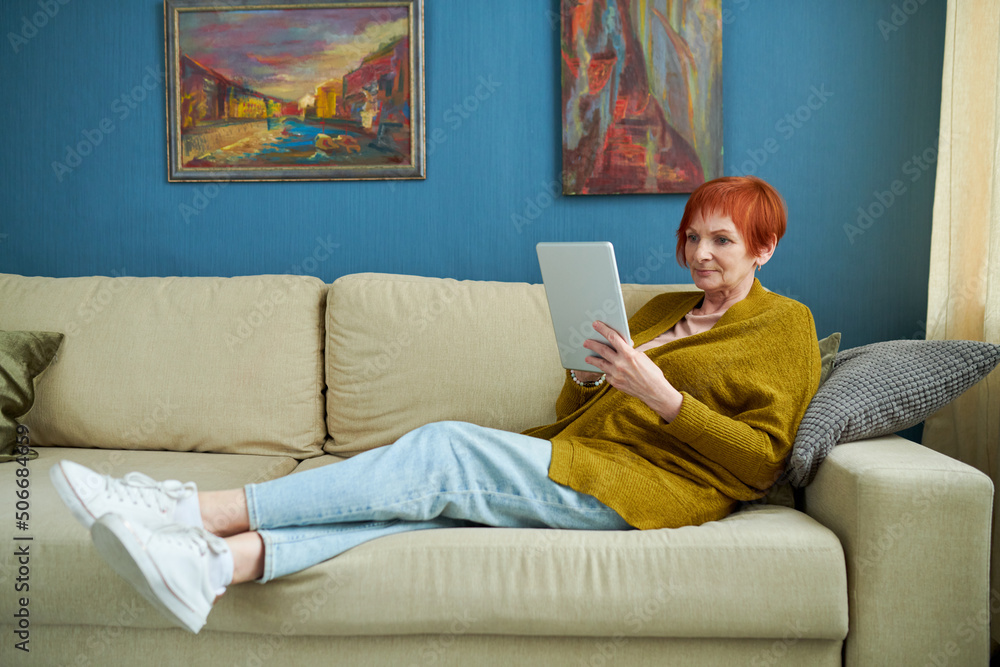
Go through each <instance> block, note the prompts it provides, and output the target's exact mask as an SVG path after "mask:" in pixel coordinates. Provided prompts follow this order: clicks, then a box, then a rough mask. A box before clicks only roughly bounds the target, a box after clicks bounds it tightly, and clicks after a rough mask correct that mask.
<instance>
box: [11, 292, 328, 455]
mask: <svg viewBox="0 0 1000 667" xmlns="http://www.w3.org/2000/svg"><path fill="white" fill-rule="evenodd" d="M325 305H326V286H325V285H324V284H323V282H322V281H320V280H319V279H317V278H312V277H305V276H245V277H237V278H127V277H126V278H105V277H88V278H35V277H25V276H16V275H9V274H0V329H3V330H31V331H43V330H44V331H55V332H61V333H64V334H65V340H64V341H63V344H62V347H61V348H60V349H59V353H58V356H57V357H56V361H55V362H53V363H52V365H51V366H50V367H49V368H48V370H47V371H46V372H45V373H44V374H43V375H42V376H41V377H39V379H38V382H37V383H36V396H35V406H34V408H33V409H32V410H31V411H30V412H29V413H28V414H27V416H26V417H25V418H24V423H25V424H27V425H28V426H29V427H30V428H31V440H32V443H34V444H38V445H62V446H70V447H98V448H105V449H160V450H173V451H199V452H220V453H233V454H274V455H279V456H280V455H291V456H294V457H296V458H308V457H310V456H316V455H318V454H319V453H320V452H321V448H322V445H323V443H324V442H325V440H326V424H325V423H324V418H323V417H324V416H323V411H324V399H323V311H324V308H325Z"/></svg>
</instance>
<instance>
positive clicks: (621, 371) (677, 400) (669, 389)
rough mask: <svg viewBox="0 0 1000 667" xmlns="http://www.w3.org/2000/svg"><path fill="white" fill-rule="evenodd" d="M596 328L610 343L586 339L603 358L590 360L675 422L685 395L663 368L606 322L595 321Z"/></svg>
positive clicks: (618, 385) (614, 382) (611, 380)
mask: <svg viewBox="0 0 1000 667" xmlns="http://www.w3.org/2000/svg"><path fill="white" fill-rule="evenodd" d="M594 330H595V331H597V333H599V334H601V335H602V336H604V337H605V338H606V339H607V340H608V342H609V343H610V345H606V344H604V343H602V342H600V341H596V340H588V341H585V342H584V343H583V346H584V347H585V348H587V349H588V350H590V351H591V352H593V353H594V354H598V355H600V357H601V358H598V357H587V363H588V364H591V365H592V366H596V367H597V368H600V369H601V371H602V372H603V373H604V376H605V378H606V379H607V382H608V384H610V385H611V386H612V387H614V388H615V389H617V390H619V391H623V392H625V393H626V394H628V395H629V396H634V397H635V398H638V399H639V400H640V401H642V402H643V403H645V404H646V405H648V406H649V407H650V409H652V410H653V411H654V412H656V413H657V414H658V415H660V416H661V417H663V419H664V420H665V421H668V422H669V421H673V420H674V419H675V418H676V417H677V414H678V413H679V412H680V410H681V403H682V402H683V401H684V397H683V396H682V395H681V393H680V392H679V391H677V390H676V389H674V387H673V385H671V384H670V383H669V382H668V381H667V378H665V377H664V376H663V371H661V370H660V369H659V368H658V367H657V365H656V364H654V363H653V362H652V360H650V358H649V357H647V356H646V355H645V354H644V353H642V352H636V350H635V349H634V348H633V347H632V343H631V342H630V341H627V340H625V339H624V338H622V336H621V334H619V333H618V332H617V331H615V330H614V329H612V328H611V327H609V326H608V325H607V324H605V323H604V322H594ZM578 377H579V376H578ZM581 379H582V378H581Z"/></svg>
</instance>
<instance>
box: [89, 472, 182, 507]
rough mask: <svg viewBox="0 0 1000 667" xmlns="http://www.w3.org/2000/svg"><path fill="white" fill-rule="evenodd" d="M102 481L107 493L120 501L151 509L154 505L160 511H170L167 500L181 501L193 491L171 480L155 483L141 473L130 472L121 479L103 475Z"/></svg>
mask: <svg viewBox="0 0 1000 667" xmlns="http://www.w3.org/2000/svg"><path fill="white" fill-rule="evenodd" d="M104 479H105V480H106V483H107V490H108V493H113V494H115V495H117V496H118V498H120V499H121V500H131V501H132V502H133V503H137V504H138V503H139V502H142V503H143V504H144V505H146V506H147V507H152V506H153V504H154V503H155V504H156V505H157V507H159V509H160V510H161V511H166V510H168V509H170V507H169V506H168V504H167V498H169V499H172V500H183V499H184V498H187V497H188V496H190V495H191V494H192V493H194V489H193V488H192V487H191V486H190V485H188V484H182V483H181V482H178V481H177V480H173V479H171V480H167V481H165V482H157V481H156V480H154V479H153V478H152V477H149V476H147V475H144V474H142V473H141V472H130V473H128V474H127V475H125V477H123V478H122V479H114V478H113V477H110V476H108V475H105V476H104Z"/></svg>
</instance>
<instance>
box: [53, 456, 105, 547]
mask: <svg viewBox="0 0 1000 667" xmlns="http://www.w3.org/2000/svg"><path fill="white" fill-rule="evenodd" d="M49 479H51V480H52V486H54V487H56V493H58V494H59V497H60V498H61V499H62V501H63V504H64V505H66V507H68V508H69V511H70V512H72V514H73V517H74V518H75V519H76V520H77V521H79V522H80V523H82V524H83V527H84V528H86V529H88V530H89V529H90V527H91V526H93V525H94V521H95V520H96V519H97V517H95V516H93V515H91V513H90V512H88V511H87V508H86V507H85V506H84V504H83V503H82V502H81V501H80V498H79V497H78V496H77V495H76V491H74V490H73V487H72V485H71V484H70V483H69V480H68V479H67V478H66V473H65V472H64V471H63V467H62V461H60V462H59V463H57V464H55V465H54V466H52V467H51V468H49Z"/></svg>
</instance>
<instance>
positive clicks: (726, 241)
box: [718, 236, 732, 245]
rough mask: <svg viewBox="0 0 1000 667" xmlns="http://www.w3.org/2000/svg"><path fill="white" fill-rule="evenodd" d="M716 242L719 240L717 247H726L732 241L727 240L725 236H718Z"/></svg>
mask: <svg viewBox="0 0 1000 667" xmlns="http://www.w3.org/2000/svg"><path fill="white" fill-rule="evenodd" d="M718 240H719V245H726V244H728V243H732V241H730V240H729V239H727V238H726V237H725V236H720V237H719V239H718Z"/></svg>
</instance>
